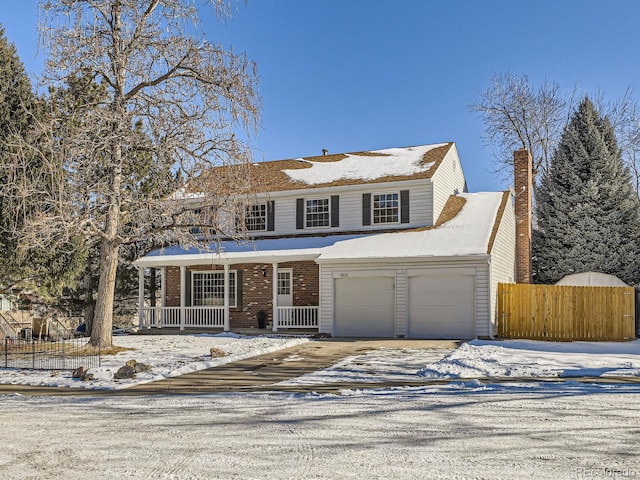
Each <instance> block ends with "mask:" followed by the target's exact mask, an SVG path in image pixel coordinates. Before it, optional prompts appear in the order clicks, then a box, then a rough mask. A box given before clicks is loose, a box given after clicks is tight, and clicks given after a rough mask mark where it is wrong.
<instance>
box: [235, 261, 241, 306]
mask: <svg viewBox="0 0 640 480" xmlns="http://www.w3.org/2000/svg"><path fill="white" fill-rule="evenodd" d="M236 305H237V307H238V308H242V270H236Z"/></svg>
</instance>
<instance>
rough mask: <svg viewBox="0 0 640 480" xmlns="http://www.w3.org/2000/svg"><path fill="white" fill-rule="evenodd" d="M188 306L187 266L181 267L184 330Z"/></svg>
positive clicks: (182, 328) (181, 315) (181, 314)
mask: <svg viewBox="0 0 640 480" xmlns="http://www.w3.org/2000/svg"><path fill="white" fill-rule="evenodd" d="M186 306H187V267H185V266H184V265H182V266H181V267H180V330H184V324H185V320H186V313H187V311H186Z"/></svg>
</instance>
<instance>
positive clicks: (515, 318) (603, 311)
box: [498, 283, 635, 341]
mask: <svg viewBox="0 0 640 480" xmlns="http://www.w3.org/2000/svg"><path fill="white" fill-rule="evenodd" d="M498 336H500V337H502V338H528V339H532V340H553V341H572V340H588V341H623V340H632V339H634V338H635V291H634V288H633V287H572V286H557V285H528V284H511V283H500V284H498Z"/></svg>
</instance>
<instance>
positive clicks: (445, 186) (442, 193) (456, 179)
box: [432, 145, 466, 222]
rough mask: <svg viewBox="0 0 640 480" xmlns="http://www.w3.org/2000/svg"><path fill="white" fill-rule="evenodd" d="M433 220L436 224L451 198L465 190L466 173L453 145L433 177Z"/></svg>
mask: <svg viewBox="0 0 640 480" xmlns="http://www.w3.org/2000/svg"><path fill="white" fill-rule="evenodd" d="M432 180H433V218H434V222H435V221H436V220H437V219H438V217H439V216H440V213H441V212H442V209H443V208H444V205H445V204H446V203H447V200H448V199H449V197H450V196H451V195H453V194H455V193H456V192H458V193H462V192H464V190H465V186H466V183H465V179H464V173H463V172H462V166H461V165H460V159H459V158H458V151H457V150H456V146H455V145H453V146H452V147H451V148H450V149H449V152H447V154H446V155H445V157H444V158H443V159H442V163H441V164H440V167H439V168H438V170H437V171H436V173H435V174H434V175H433V178H432Z"/></svg>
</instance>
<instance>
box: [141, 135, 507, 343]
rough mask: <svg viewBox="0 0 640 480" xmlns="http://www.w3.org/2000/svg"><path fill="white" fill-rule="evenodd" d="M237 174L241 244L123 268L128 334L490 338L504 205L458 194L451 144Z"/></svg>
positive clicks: (167, 254) (150, 258)
mask: <svg viewBox="0 0 640 480" xmlns="http://www.w3.org/2000/svg"><path fill="white" fill-rule="evenodd" d="M251 168H252V169H254V170H255V172H254V174H255V175H256V176H257V177H259V178H260V182H259V184H260V185H261V187H262V191H260V192H257V193H256V195H255V196H254V198H255V203H254V204H252V205H250V206H249V207H247V211H246V216H245V220H244V221H245V227H246V229H247V230H248V231H249V232H250V234H251V237H252V238H251V241H249V242H246V243H244V244H238V243H237V242H235V241H222V242H221V243H220V244H219V245H216V248H215V249H212V251H211V252H206V253H202V252H200V251H198V250H195V249H193V250H189V249H183V248H182V247H180V246H174V247H169V248H165V249H163V250H162V251H157V252H152V253H150V254H149V255H147V256H145V257H143V258H140V259H138V260H137V261H136V262H135V263H136V266H137V267H138V268H140V272H141V274H140V278H141V282H140V283H141V286H140V289H141V294H140V326H141V328H151V327H162V326H164V327H167V326H171V327H178V326H179V327H180V328H189V327H192V326H197V327H200V328H201V327H212V328H214V329H215V328H218V329H224V330H233V329H240V328H248V327H258V325H259V320H262V319H264V320H265V321H266V322H267V323H268V324H269V325H270V328H272V329H273V330H284V329H294V328H304V329H306V330H317V331H318V332H320V333H326V334H329V335H332V336H345V337H390V338H393V337H397V338H474V337H477V336H481V337H484V336H492V335H493V333H494V331H495V328H494V327H495V297H496V289H497V283H498V282H511V281H513V279H514V262H515V233H514V232H515V219H514V212H513V206H512V201H511V198H510V197H511V195H510V194H509V192H495V193H468V192H467V186H466V180H465V177H464V173H463V171H462V167H461V165H460V160H459V158H458V153H457V150H456V146H455V144H454V143H444V144H435V145H423V146H416V147H407V148H391V149H386V150H377V151H370V152H358V153H350V154H338V155H324V156H320V157H311V158H300V159H294V160H282V161H273V162H263V163H256V164H254V165H253V166H251ZM144 268H156V269H160V272H161V279H162V281H161V295H160V298H161V302H160V303H161V306H157V307H148V306H145V305H144V292H143V286H142V285H143V282H142V279H143V269H144ZM265 317H266V318H265Z"/></svg>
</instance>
